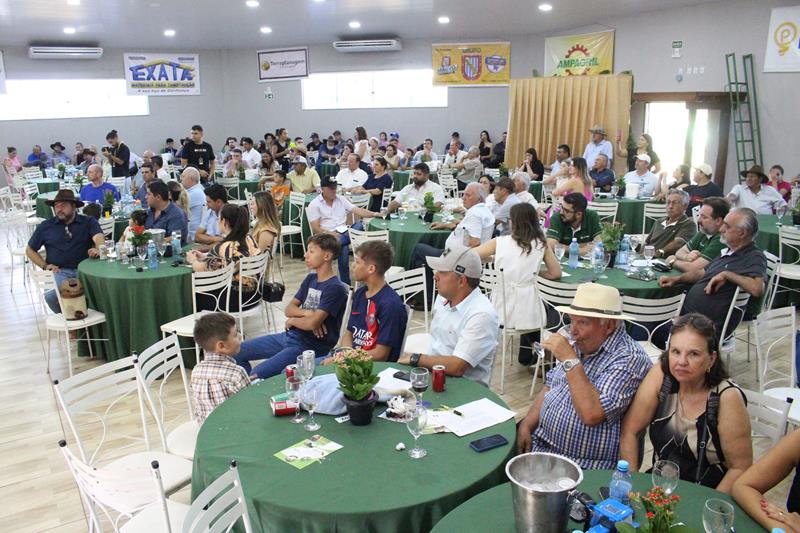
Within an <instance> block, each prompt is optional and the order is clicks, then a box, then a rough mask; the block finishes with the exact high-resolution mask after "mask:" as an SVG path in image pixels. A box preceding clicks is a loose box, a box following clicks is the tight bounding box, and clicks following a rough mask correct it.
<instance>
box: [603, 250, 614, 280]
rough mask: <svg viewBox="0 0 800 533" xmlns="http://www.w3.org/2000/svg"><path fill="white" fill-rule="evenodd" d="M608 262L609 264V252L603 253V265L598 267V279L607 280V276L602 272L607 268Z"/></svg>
mask: <svg viewBox="0 0 800 533" xmlns="http://www.w3.org/2000/svg"><path fill="white" fill-rule="evenodd" d="M610 262H611V254H610V253H609V252H603V263H602V264H601V265H600V279H608V276H606V275H605V274H604V272H605V271H606V269H607V268H608V267H609V263H610ZM612 268H613V266H612Z"/></svg>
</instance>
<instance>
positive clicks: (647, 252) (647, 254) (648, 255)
mask: <svg viewBox="0 0 800 533" xmlns="http://www.w3.org/2000/svg"><path fill="white" fill-rule="evenodd" d="M642 255H644V258H645V259H647V266H648V267H649V266H650V264H651V263H650V261H651V260H652V259H653V257H655V255H656V247H655V246H652V245H649V244H648V245H647V246H645V247H644V253H643V254H642Z"/></svg>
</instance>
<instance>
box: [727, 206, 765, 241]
mask: <svg viewBox="0 0 800 533" xmlns="http://www.w3.org/2000/svg"><path fill="white" fill-rule="evenodd" d="M730 213H736V214H738V215H741V217H742V221H741V222H740V223H739V224H738V225H737V226H736V227H737V228H739V229H740V230H742V231H744V232H745V233H746V234H747V236H748V237H750V238H751V239H752V238H755V236H756V234H757V233H758V216H756V212H755V211H753V210H752V209H750V208H749V207H734V208H733V209H731V210H730ZM730 213H729V214H730Z"/></svg>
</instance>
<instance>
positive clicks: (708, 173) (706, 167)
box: [694, 163, 714, 176]
mask: <svg viewBox="0 0 800 533" xmlns="http://www.w3.org/2000/svg"><path fill="white" fill-rule="evenodd" d="M694 168H696V169H697V170H699V171H700V172H702V173H703V174H705V175H706V176H711V173H712V172H713V171H714V169H713V168H711V165H709V164H708V163H703V164H702V165H697V166H696V167H694Z"/></svg>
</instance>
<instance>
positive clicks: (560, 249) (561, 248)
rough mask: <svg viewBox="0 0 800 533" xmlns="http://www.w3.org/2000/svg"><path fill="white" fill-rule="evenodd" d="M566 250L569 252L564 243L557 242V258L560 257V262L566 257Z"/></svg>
mask: <svg viewBox="0 0 800 533" xmlns="http://www.w3.org/2000/svg"><path fill="white" fill-rule="evenodd" d="M566 252H567V249H566V248H564V245H562V244H557V245H556V249H555V253H556V259H558V262H559V263H560V262H561V260H562V259H564V254H565V253H566Z"/></svg>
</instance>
